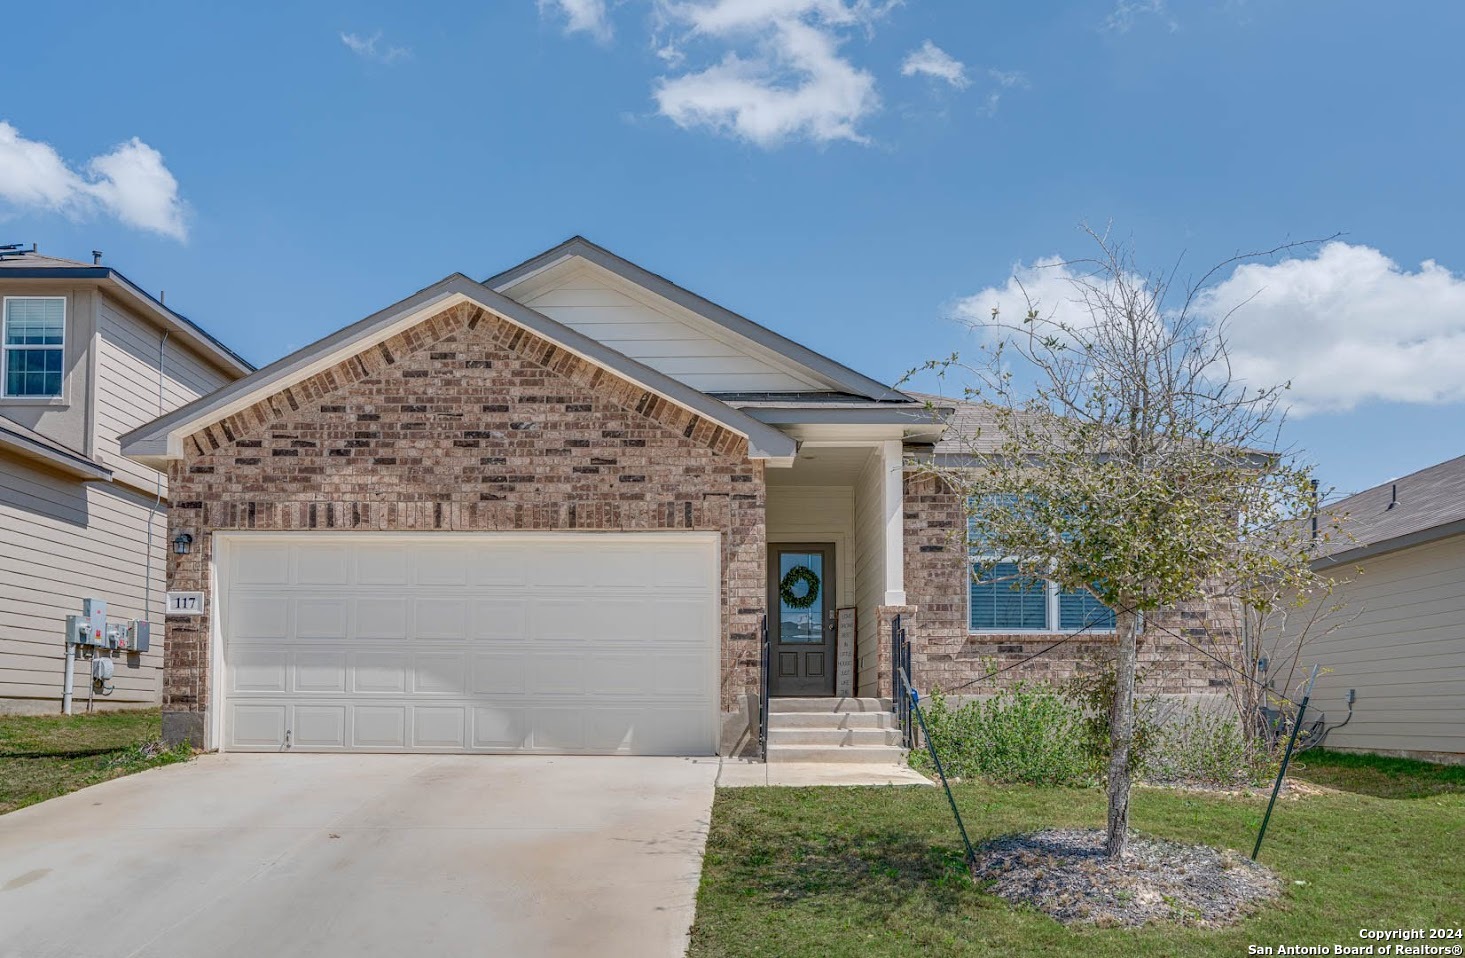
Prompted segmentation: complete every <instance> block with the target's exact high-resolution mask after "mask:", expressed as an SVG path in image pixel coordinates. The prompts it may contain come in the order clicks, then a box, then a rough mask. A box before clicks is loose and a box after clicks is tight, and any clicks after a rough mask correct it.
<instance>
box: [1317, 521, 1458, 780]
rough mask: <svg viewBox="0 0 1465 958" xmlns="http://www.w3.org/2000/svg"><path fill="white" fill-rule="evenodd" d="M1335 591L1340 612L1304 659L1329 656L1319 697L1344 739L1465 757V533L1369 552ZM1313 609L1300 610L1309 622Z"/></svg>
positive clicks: (1354, 745) (1365, 746)
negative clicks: (1353, 696) (1351, 700)
mask: <svg viewBox="0 0 1465 958" xmlns="http://www.w3.org/2000/svg"><path fill="white" fill-rule="evenodd" d="M1339 575H1340V577H1342V576H1352V581H1349V582H1345V583H1343V584H1341V585H1340V586H1339V587H1338V588H1337V589H1336V590H1335V592H1334V595H1333V601H1337V602H1341V603H1342V610H1341V611H1340V612H1339V613H1338V614H1337V615H1336V617H1335V618H1331V619H1329V620H1328V621H1327V622H1326V623H1324V624H1321V625H1319V626H1317V627H1315V629H1314V632H1315V634H1314V635H1313V636H1311V637H1309V638H1307V640H1306V643H1305V645H1304V647H1303V650H1302V655H1301V661H1302V663H1303V664H1305V665H1306V666H1311V665H1312V664H1313V663H1317V664H1318V665H1321V666H1322V668H1323V672H1322V673H1321V674H1320V675H1319V676H1318V681H1317V689H1316V690H1315V692H1314V695H1313V699H1314V704H1315V706H1316V707H1318V708H1320V709H1321V710H1323V712H1324V713H1325V714H1326V716H1327V719H1328V723H1329V724H1333V723H1335V722H1339V721H1341V720H1342V719H1343V717H1344V716H1345V715H1346V714H1347V706H1346V698H1345V695H1346V692H1347V690H1348V689H1350V688H1351V689H1356V690H1357V694H1358V699H1357V702H1356V703H1355V705H1354V714H1353V719H1352V721H1351V722H1349V723H1348V724H1347V725H1346V726H1344V727H1343V728H1340V729H1336V730H1334V731H1333V732H1331V733H1329V736H1328V744H1329V745H1331V746H1336V747H1338V748H1347V749H1360V750H1375V751H1389V752H1395V751H1403V752H1409V751H1414V752H1443V753H1451V754H1459V755H1462V756H1465V536H1456V537H1454V538H1452V539H1447V540H1444V541H1441V542H1435V543H1430V544H1428V545H1423V546H1417V547H1415V548H1412V549H1406V550H1403V551H1400V552H1396V553H1392V554H1389V555H1384V556H1380V557H1378V558H1375V559H1371V560H1367V561H1366V562H1364V563H1363V564H1362V569H1361V574H1358V575H1356V576H1355V575H1353V573H1352V570H1351V569H1349V570H1345V571H1340V572H1339ZM1308 614H1309V611H1308V610H1303V611H1302V612H1301V613H1293V615H1292V622H1293V623H1294V628H1296V627H1297V626H1296V623H1301V622H1304V621H1306V618H1307V616H1308Z"/></svg>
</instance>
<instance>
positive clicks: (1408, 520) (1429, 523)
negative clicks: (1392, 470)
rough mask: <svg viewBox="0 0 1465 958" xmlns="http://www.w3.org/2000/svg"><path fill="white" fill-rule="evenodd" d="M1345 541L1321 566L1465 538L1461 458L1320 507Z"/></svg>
mask: <svg viewBox="0 0 1465 958" xmlns="http://www.w3.org/2000/svg"><path fill="white" fill-rule="evenodd" d="M1322 511H1323V512H1324V513H1325V514H1326V515H1328V516H1336V517H1338V518H1339V519H1341V520H1342V530H1343V533H1344V536H1343V537H1342V538H1339V539H1338V540H1336V541H1334V542H1330V543H1327V545H1326V547H1325V550H1324V551H1325V555H1324V556H1323V558H1322V559H1321V560H1320V561H1323V562H1327V563H1329V564H1332V563H1338V562H1353V561H1357V560H1359V559H1364V558H1368V557H1369V556H1373V555H1378V554H1380V553H1383V552H1393V551H1395V550H1397V549H1404V548H1408V547H1409V546H1414V545H1422V544H1424V543H1426V542H1433V541H1434V540H1436V539H1443V538H1445V537H1446V536H1452V535H1459V534H1462V533H1465V456H1458V457H1456V458H1454V459H1450V460H1448V461H1447V462H1441V463H1438V464H1437V465H1433V466H1429V467H1428V468H1425V469H1421V470H1419V471H1418V472H1414V473H1410V474H1409V475H1407V476H1403V477H1402V478H1399V479H1395V480H1393V481H1391V482H1385V483H1381V484H1380V485H1377V486H1374V487H1373V488H1372V489H1365V490H1363V491H1362V492H1359V493H1355V494H1353V495H1351V496H1348V497H1346V498H1343V499H1339V500H1338V501H1336V502H1332V503H1329V504H1328V505H1326V506H1324V507H1323V509H1322Z"/></svg>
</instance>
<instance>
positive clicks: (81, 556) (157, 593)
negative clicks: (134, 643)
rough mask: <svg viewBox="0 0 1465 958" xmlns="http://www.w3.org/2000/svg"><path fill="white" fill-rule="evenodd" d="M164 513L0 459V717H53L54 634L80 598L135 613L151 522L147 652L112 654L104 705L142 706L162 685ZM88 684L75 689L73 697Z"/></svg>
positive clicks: (57, 648) (56, 691)
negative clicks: (7, 713)
mask: <svg viewBox="0 0 1465 958" xmlns="http://www.w3.org/2000/svg"><path fill="white" fill-rule="evenodd" d="M165 511H166V510H165V509H162V510H160V509H154V508H153V504H152V502H150V501H149V500H148V499H147V498H146V497H145V496H141V495H138V494H135V493H132V492H129V491H127V490H124V489H120V488H117V487H115V486H109V485H107V484H99V483H85V484H84V483H79V482H77V481H76V480H75V479H72V478H70V477H66V476H61V475H58V474H54V473H50V472H46V471H42V470H40V469H34V468H31V467H29V466H27V465H25V464H24V463H21V462H18V461H15V460H12V459H9V458H6V459H0V710H17V711H32V710H34V711H55V710H57V709H58V708H59V703H60V699H61V677H62V669H63V666H64V661H65V659H64V648H65V646H64V642H63V640H62V630H63V628H64V625H65V620H66V616H67V615H70V614H73V613H76V612H79V611H80V610H81V600H82V599H84V598H88V597H96V598H101V599H105V600H106V601H107V604H108V616H109V618H112V619H127V618H134V617H138V616H141V615H142V612H143V605H144V601H143V599H144V593H145V591H146V589H147V563H146V562H145V561H144V554H145V552H146V541H147V529H148V523H149V520H150V519H151V520H152V528H153V533H154V544H153V550H152V602H151V612H152V615H151V619H152V621H153V622H154V623H156V624H157V628H156V632H157V637H156V638H155V640H154V643H153V649H152V650H151V651H149V652H147V653H144V654H142V655H127V656H120V655H119V656H118V658H117V660H116V681H115V682H114V685H115V687H116V691H115V692H114V694H112V695H111V696H107V697H106V698H105V699H103V698H101V697H98V702H99V703H100V704H101V705H102V706H104V707H109V708H110V707H116V706H124V705H134V706H135V705H151V704H156V703H157V701H158V695H159V691H160V689H161V685H162V680H161V673H162V664H163V656H162V642H161V632H162V629H161V623H162V621H163V617H162V610H163V600H162V596H163V589H164V582H163V574H164V572H163V556H164V552H163V538H164V536H165V534H166V528H167V526H166V516H165V514H164V513H165ZM87 681H88V680H86V679H85V678H81V679H79V680H78V682H77V690H78V695H79V696H82V695H84V694H85V691H86V689H87Z"/></svg>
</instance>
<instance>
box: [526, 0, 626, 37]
mask: <svg viewBox="0 0 1465 958" xmlns="http://www.w3.org/2000/svg"><path fill="white" fill-rule="evenodd" d="M551 10H552V11H555V12H556V13H558V14H559V15H560V16H562V17H564V19H565V32H566V33H588V34H590V35H591V36H592V37H594V38H595V39H596V40H599V41H600V42H601V43H609V42H610V40H611V38H612V37H613V36H615V30H614V29H613V28H612V27H611V24H610V15H609V11H608V10H607V9H606V5H605V0H539V12H540V13H541V14H543V13H545V12H546V11H551Z"/></svg>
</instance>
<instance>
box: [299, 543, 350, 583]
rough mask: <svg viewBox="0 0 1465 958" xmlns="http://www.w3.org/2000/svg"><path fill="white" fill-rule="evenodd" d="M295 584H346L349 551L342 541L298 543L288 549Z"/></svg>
mask: <svg viewBox="0 0 1465 958" xmlns="http://www.w3.org/2000/svg"><path fill="white" fill-rule="evenodd" d="M290 553H291V555H290V558H291V561H292V562H293V563H294V569H293V570H292V578H291V581H292V583H293V584H296V585H347V584H349V583H350V581H351V571H350V568H351V551H350V549H349V547H347V546H346V545H345V544H344V543H308V544H299V545H296V546H294V547H293V548H292V549H291V550H290Z"/></svg>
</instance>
